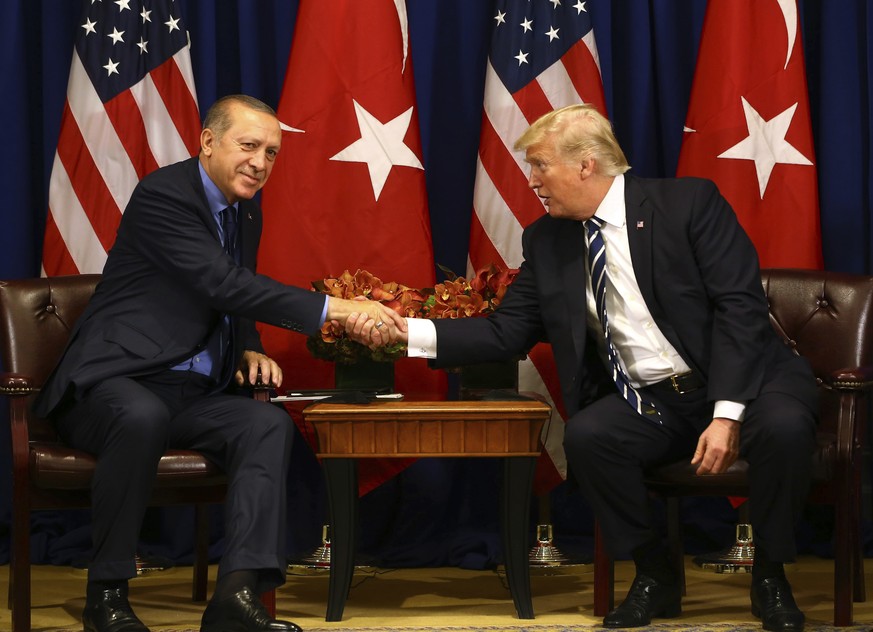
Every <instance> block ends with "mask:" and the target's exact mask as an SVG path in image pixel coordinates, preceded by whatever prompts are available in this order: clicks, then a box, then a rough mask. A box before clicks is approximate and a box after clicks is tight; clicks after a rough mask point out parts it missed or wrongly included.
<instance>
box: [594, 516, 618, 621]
mask: <svg viewBox="0 0 873 632" xmlns="http://www.w3.org/2000/svg"><path fill="white" fill-rule="evenodd" d="M614 607H615V564H614V563H613V560H612V558H611V557H610V556H609V554H608V553H607V552H606V544H605V543H604V541H603V532H602V531H601V529H600V523H599V522H597V521H596V520H595V521H594V616H595V617H605V616H606V615H607V614H609V613H610V612H611V611H612V609H613V608H614Z"/></svg>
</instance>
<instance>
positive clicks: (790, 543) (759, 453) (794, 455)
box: [564, 387, 816, 562]
mask: <svg viewBox="0 0 873 632" xmlns="http://www.w3.org/2000/svg"><path fill="white" fill-rule="evenodd" d="M642 392H643V394H644V396H649V397H651V398H652V400H653V401H654V403H655V406H656V408H657V409H658V411H659V412H660V416H661V420H662V421H663V423H662V424H657V423H654V422H652V421H649V420H647V419H643V418H642V417H640V416H639V415H638V414H637V413H636V411H634V410H633V409H632V408H631V407H630V406H629V405H628V403H627V402H626V401H625V400H624V399H622V398H621V396H620V395H619V394H617V393H616V394H610V395H607V396H606V397H604V398H602V399H600V400H597V401H595V402H594V403H593V404H591V405H589V406H587V407H585V408H583V409H582V410H581V411H579V412H578V413H576V414H575V415H573V416H572V417H571V418H570V419H569V420H568V421H567V425H566V429H565V435H564V448H565V451H566V454H567V462H568V464H569V466H570V472H571V475H572V476H573V477H574V478H575V480H576V481H577V482H578V484H579V486H580V488H581V489H582V492H583V493H584V494H585V496H586V498H587V499H588V501H589V502H590V504H591V506H592V509H593V511H594V514H595V516H596V517H597V519H598V521H599V522H600V525H601V527H602V530H603V533H604V538H605V543H606V547H607V550H608V551H609V553H610V555H612V556H613V557H618V558H625V557H628V556H630V553H631V552H632V551H633V550H634V549H635V548H637V547H638V546H640V545H642V544H647V543H651V542H652V541H653V540H654V539H655V538H658V537H660V534H658V533H656V531H655V529H654V524H655V522H654V520H653V516H652V505H651V502H650V498H649V495H648V492H647V491H646V486H645V484H644V472H645V470H646V469H648V468H650V467H652V466H655V465H658V464H663V463H667V462H671V461H675V460H679V459H682V458H687V459H689V460H690V459H691V457H692V455H693V454H694V451H695V449H696V447H697V441H698V437H699V435H700V433H701V432H702V431H703V430H704V429H705V428H706V427H707V426H708V424H709V422H710V421H711V419H712V410H713V404H712V403H707V402H706V389H704V388H702V389H698V390H696V391H693V392H691V393H687V394H685V395H679V394H677V393H675V392H674V391H672V389H668V388H654V387H650V388H645V389H642ZM815 424H816V417H815V414H814V413H813V411H812V410H811V409H810V408H809V407H808V405H807V404H805V403H803V402H802V401H800V400H799V399H797V398H795V397H793V396H791V395H788V394H786V393H783V392H766V393H763V394H762V395H761V396H759V397H758V398H757V399H755V400H753V401H751V402H749V403H748V405H747V408H746V413H745V420H744V422H743V424H742V427H741V429H740V455H741V456H742V457H744V458H745V459H747V460H748V461H749V480H750V497H749V514H750V520H751V523H752V528H753V530H754V533H755V543H756V546H757V547H760V548H761V549H762V550H764V551H766V552H767V555H768V557H769V558H770V559H771V560H772V561H775V562H791V561H793V560H794V558H795V555H796V548H795V540H794V528H795V525H796V524H797V521H798V520H799V518H800V514H801V512H802V510H803V507H804V504H805V501H806V497H807V494H808V490H809V471H810V467H811V458H812V452H813V449H814V447H815Z"/></svg>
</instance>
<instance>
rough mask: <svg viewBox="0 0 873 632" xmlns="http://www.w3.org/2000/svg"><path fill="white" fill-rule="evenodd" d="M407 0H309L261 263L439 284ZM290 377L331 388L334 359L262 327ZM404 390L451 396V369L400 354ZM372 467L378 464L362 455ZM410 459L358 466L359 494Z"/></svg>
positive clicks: (316, 276) (264, 268) (267, 200)
mask: <svg viewBox="0 0 873 632" xmlns="http://www.w3.org/2000/svg"><path fill="white" fill-rule="evenodd" d="M408 34H409V30H408V28H407V21H406V8H405V4H404V3H403V2H395V1H394V0H372V1H369V2H360V1H359V0H331V1H330V2H324V1H323V0H302V1H301V3H300V8H299V10H298V15H297V22H296V27H295V32H294V38H293V42H292V48H291V56H290V59H289V62H288V70H287V74H286V77H285V84H284V87H283V91H282V96H281V99H280V102H279V108H278V115H279V120H280V121H281V123H282V124H283V130H285V131H283V134H282V149H281V151H280V152H279V156H278V158H277V159H276V164H275V166H274V169H273V173H272V175H271V177H270V181H269V182H268V184H267V185H266V186H265V187H264V190H263V197H262V205H263V208H264V231H263V236H262V238H261V248H260V254H259V260H258V271H259V272H261V273H263V274H266V275H269V276H270V277H273V278H274V279H277V280H279V281H282V282H283V283H288V284H292V285H297V286H301V287H311V283H312V281H314V280H320V279H323V278H326V277H337V276H339V275H340V274H342V272H343V271H344V270H346V269H348V270H349V271H351V272H352V273H354V272H355V270H357V269H358V268H360V269H364V270H367V271H369V272H370V273H372V274H374V275H375V276H377V277H379V278H380V279H382V281H386V282H387V281H397V282H399V283H402V284H404V285H407V286H410V287H418V288H420V287H428V286H432V285H433V284H434V281H435V277H434V264H433V246H432V243H431V234H430V218H429V216H428V210H427V198H426V192H425V177H424V167H423V166H422V162H421V140H420V136H419V127H418V116H417V109H416V106H415V90H414V83H413V75H412V55H411V53H410V48H409V37H408ZM261 336H262V340H263V343H264V347H265V348H266V350H267V352H268V353H269V355H270V356H272V357H273V358H274V359H275V360H276V361H277V362H278V363H279V365H280V366H281V367H282V370H283V372H284V374H285V385H286V386H288V387H293V388H295V389H298V388H323V387H329V386H333V365H332V364H331V363H328V362H325V361H321V360H315V359H313V358H312V357H311V355H310V354H309V352H308V351H307V350H306V346H305V343H306V339H305V338H304V337H303V336H300V335H299V334H294V333H290V332H288V331H286V330H283V329H279V328H275V327H270V326H267V325H264V326H261ZM395 376H396V388H397V390H398V391H400V392H405V393H411V392H415V393H418V394H421V393H424V394H431V395H433V396H434V397H435V398H436V397H443V396H444V393H445V382H446V380H445V377H444V376H443V375H442V374H441V373H440V372H436V371H433V370H431V369H429V368H428V367H427V365H426V363H425V362H423V361H421V360H415V359H404V360H401V361H399V362H398V365H397V367H396V370H395ZM367 463H368V466H371V465H372V461H371V460H367ZM405 465H406V462H403V461H397V460H387V461H384V462H379V463H378V464H376V467H377V469H378V472H370V473H367V472H365V471H364V470H362V473H361V492H362V493H364V492H366V491H368V490H369V489H371V488H372V487H375V486H376V485H378V484H379V483H380V482H382V481H383V480H385V478H387V477H388V476H390V475H391V474H392V473H394V472H396V471H399V470H400V469H402V468H403V467H404V466H405Z"/></svg>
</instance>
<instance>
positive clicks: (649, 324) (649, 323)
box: [643, 320, 652, 329]
mask: <svg viewBox="0 0 873 632" xmlns="http://www.w3.org/2000/svg"><path fill="white" fill-rule="evenodd" d="M643 327H645V328H646V329H651V328H652V321H650V320H647V321H646V322H645V323H643Z"/></svg>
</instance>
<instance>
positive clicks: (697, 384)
mask: <svg viewBox="0 0 873 632" xmlns="http://www.w3.org/2000/svg"><path fill="white" fill-rule="evenodd" d="M703 385H704V382H703V378H701V377H700V376H699V375H697V373H694V372H693V371H688V372H687V373H677V374H675V375H671V376H670V377H668V378H666V379H663V380H661V381H660V382H655V383H654V384H652V385H651V388H668V389H670V390H673V391H675V392H676V393H679V394H680V395H684V394H685V393H690V392H691V391H696V390H697V389H699V388H701V387H703Z"/></svg>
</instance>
